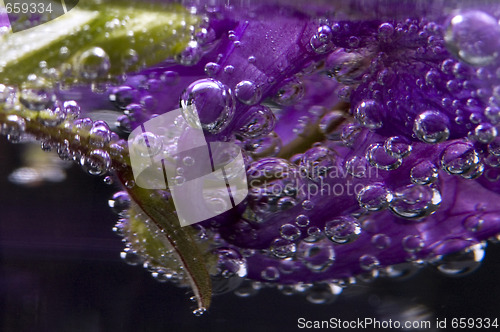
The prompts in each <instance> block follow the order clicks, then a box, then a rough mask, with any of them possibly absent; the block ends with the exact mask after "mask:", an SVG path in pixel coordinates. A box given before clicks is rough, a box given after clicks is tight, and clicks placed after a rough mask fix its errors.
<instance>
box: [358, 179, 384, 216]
mask: <svg viewBox="0 0 500 332" xmlns="http://www.w3.org/2000/svg"><path fill="white" fill-rule="evenodd" d="M357 198H358V202H359V205H360V206H361V207H362V208H365V209H366V210H368V211H380V210H382V209H385V208H386V207H387V206H388V205H389V203H390V202H391V201H392V199H393V194H392V193H391V192H390V191H389V190H388V189H387V188H386V187H385V186H384V185H382V184H374V185H369V186H366V187H364V188H363V189H361V191H360V192H359V193H358V197H357Z"/></svg>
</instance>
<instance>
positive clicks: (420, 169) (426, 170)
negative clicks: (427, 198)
mask: <svg viewBox="0 0 500 332" xmlns="http://www.w3.org/2000/svg"><path fill="white" fill-rule="evenodd" d="M438 176H439V173H438V169H437V167H436V165H434V164H433V163H432V162H430V161H428V160H425V161H422V162H420V163H418V164H417V165H415V166H413V167H412V169H411V171H410V180H411V182H413V183H415V184H422V185H425V184H431V183H434V182H435V181H436V180H437V178H438Z"/></svg>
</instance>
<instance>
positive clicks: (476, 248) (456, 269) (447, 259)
mask: <svg viewBox="0 0 500 332" xmlns="http://www.w3.org/2000/svg"><path fill="white" fill-rule="evenodd" d="M463 242H464V240H459V239H456V240H455V239H451V240H445V241H443V242H442V243H440V244H439V245H437V246H436V248H435V249H434V252H437V253H439V252H440V251H445V250H447V247H453V246H457V245H461V244H462V243H463ZM469 242H470V241H469ZM485 246H486V245H485V244H482V243H476V244H472V245H470V246H468V247H466V248H465V249H462V250H460V251H455V252H454V253H449V254H445V255H438V256H437V258H436V259H435V261H434V264H433V265H434V266H435V267H436V269H437V270H438V271H439V272H441V273H443V274H445V275H447V276H451V277H461V276H464V275H467V274H470V273H472V272H474V271H475V270H476V269H477V268H478V267H479V266H480V265H481V262H482V261H483V259H484V256H485Z"/></svg>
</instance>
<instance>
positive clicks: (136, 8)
mask: <svg viewBox="0 0 500 332" xmlns="http://www.w3.org/2000/svg"><path fill="white" fill-rule="evenodd" d="M81 2H82V3H84V5H82V6H80V5H79V6H77V7H76V8H74V9H73V10H71V11H70V12H68V14H65V15H63V16H60V17H58V18H57V19H54V20H52V21H50V22H48V23H45V24H42V25H39V26H37V27H34V28H31V29H28V30H25V31H21V32H17V33H7V34H4V35H2V36H0V54H1V55H2V56H1V58H0V82H1V83H3V84H16V85H19V84H20V83H22V82H24V81H26V79H27V77H28V75H30V74H35V75H37V76H44V77H45V78H46V79H50V80H52V82H53V83H57V82H61V81H62V82H64V83H88V82H99V81H105V80H109V79H110V78H111V77H114V76H117V75H120V74H124V73H126V72H131V71H136V70H139V69H141V68H143V67H146V66H151V65H154V64H157V63H159V62H161V61H163V60H165V59H166V58H169V57H172V56H174V55H176V54H178V53H180V52H181V51H182V50H183V49H184V47H185V45H186V44H187V43H188V42H189V39H190V31H189V30H190V27H191V26H194V25H196V24H197V22H198V18H197V17H196V16H194V15H191V14H189V13H188V12H187V11H186V9H185V8H183V7H182V6H180V5H175V4H171V5H168V6H160V5H154V4H150V5H146V4H145V3H143V2H138V1H136V2H131V3H127V2H126V3H121V2H109V3H105V4H96V3H94V2H91V3H90V4H89V3H86V4H85V1H81ZM50 69H52V70H50Z"/></svg>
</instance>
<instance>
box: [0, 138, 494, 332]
mask: <svg viewBox="0 0 500 332" xmlns="http://www.w3.org/2000/svg"><path fill="white" fill-rule="evenodd" d="M21 149H22V146H20V145H13V144H9V143H7V142H6V140H5V139H4V138H3V137H2V138H0V331H6V332H10V331H20V332H22V331H56V332H59V331H148V332H150V331H218V332H220V331H237V332H243V331H293V330H299V329H298V328H297V320H298V318H299V317H304V318H306V319H308V320H328V319H330V318H332V317H335V318H340V319H343V320H350V319H357V318H361V319H364V318H365V317H372V318H377V319H379V320H388V319H390V318H392V319H393V320H395V319H400V320H406V319H418V318H420V319H430V320H431V321H432V322H433V323H434V322H435V319H436V318H439V319H440V320H442V319H444V318H447V319H448V321H447V322H448V327H450V325H451V318H453V317H458V318H459V317H466V318H471V317H472V318H477V317H490V318H499V319H500V314H499V313H500V301H499V300H498V298H499V296H500V286H499V277H500V263H499V261H500V260H499V258H500V245H496V246H495V245H492V244H489V246H488V248H487V252H486V258H485V260H484V262H483V266H482V267H481V268H480V269H479V270H478V271H476V272H474V273H473V274H471V275H469V276H466V277H462V278H450V277H445V276H442V275H440V274H438V273H436V272H435V271H433V270H431V269H426V270H424V271H422V272H421V273H419V274H418V275H417V276H415V277H413V278H412V279H410V280H406V281H393V280H381V279H380V280H377V281H376V282H374V283H372V284H370V285H363V286H354V287H351V288H349V289H346V290H345V291H344V292H343V293H342V294H341V295H340V296H339V298H338V299H337V301H336V302H334V303H333V304H330V305H314V304H311V303H308V302H307V301H306V300H305V299H304V297H303V296H300V295H294V296H285V295H283V294H281V293H280V292H279V291H277V290H276V289H263V290H261V291H260V292H259V293H258V294H257V295H255V296H253V297H249V298H239V297H237V296H235V295H234V294H225V295H220V296H218V297H216V298H214V301H213V305H212V308H210V310H209V311H208V312H207V313H206V314H205V315H203V316H202V317H195V316H194V315H193V314H192V313H191V310H192V303H190V301H189V300H188V298H189V295H187V294H186V290H185V289H179V288H176V287H174V286H173V285H170V284H161V283H158V282H156V281H155V280H153V278H152V277H151V276H150V274H149V273H147V272H146V270H144V269H143V268H142V267H137V266H129V265H127V264H125V263H124V262H122V260H121V259H120V257H119V253H120V251H121V249H122V248H123V244H122V242H121V239H120V238H119V237H118V236H116V235H115V234H114V233H113V232H112V230H111V229H112V227H113V226H114V224H115V222H116V220H117V217H116V216H115V215H113V214H112V213H111V211H110V209H109V207H108V205H107V200H108V199H109V198H110V196H111V195H112V194H113V193H114V192H115V191H116V188H114V187H113V186H107V185H104V184H103V181H102V178H96V177H91V176H89V175H87V174H85V173H84V172H83V171H82V170H81V169H80V168H78V167H72V168H70V169H69V170H68V179H67V180H66V181H64V182H62V183H57V184H53V183H49V184H45V185H43V186H39V187H32V188H27V187H22V186H18V185H13V184H11V183H10V182H8V180H7V176H8V174H10V173H11V172H12V171H13V170H14V169H16V168H17V167H20V166H22V165H21V160H20V156H19V152H20V151H21ZM499 323H500V322H499ZM433 326H434V324H433ZM365 330H366V331H369V330H370V329H365Z"/></svg>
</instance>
